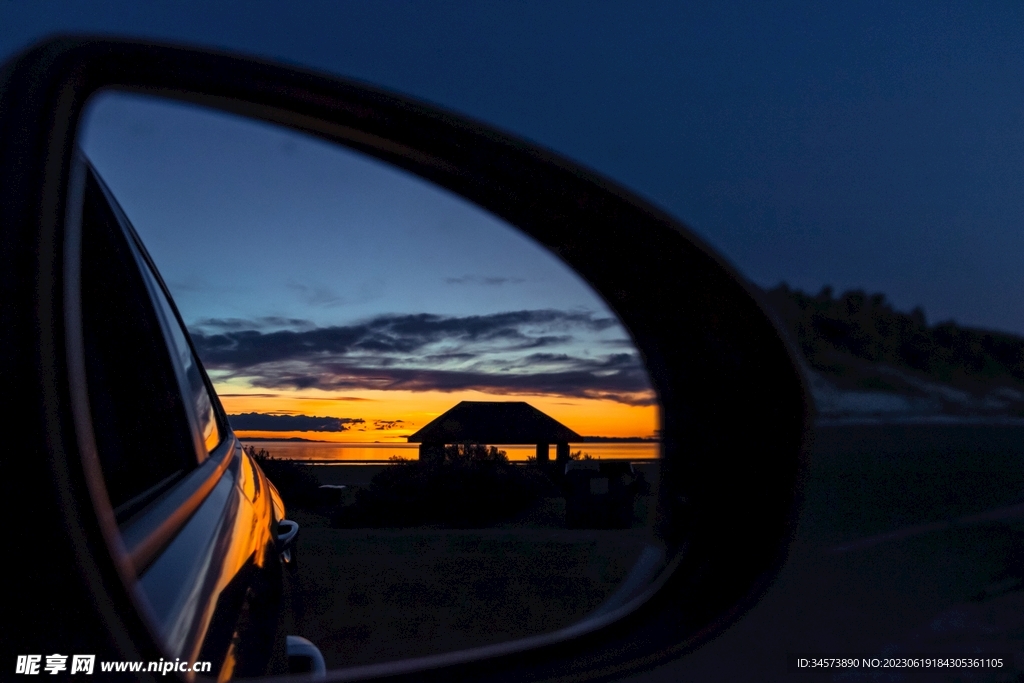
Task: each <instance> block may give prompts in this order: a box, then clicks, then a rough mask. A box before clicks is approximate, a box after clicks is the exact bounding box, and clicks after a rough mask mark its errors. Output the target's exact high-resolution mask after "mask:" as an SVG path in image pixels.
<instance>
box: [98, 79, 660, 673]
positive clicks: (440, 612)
mask: <svg viewBox="0 0 1024 683" xmlns="http://www.w3.org/2000/svg"><path fill="white" fill-rule="evenodd" d="M79 139H80V147H81V149H82V152H83V154H84V157H85V158H86V159H88V162H89V163H90V164H91V166H92V168H93V169H94V174H95V176H96V183H97V186H98V187H103V188H104V191H105V193H106V194H105V195H104V197H105V198H106V199H107V201H108V202H109V203H110V204H111V206H112V208H111V209H110V210H111V211H112V212H114V213H118V212H119V211H121V210H123V216H122V217H121V220H122V223H123V224H124V225H127V224H129V223H130V225H132V226H134V230H135V231H136V232H137V235H138V239H139V242H140V246H138V247H135V246H131V245H133V244H134V243H133V242H132V235H131V229H130V228H127V227H123V231H124V234H125V235H127V237H118V238H117V239H120V240H124V241H125V244H122V245H120V247H119V248H121V249H122V250H124V249H126V248H128V247H129V246H131V248H136V251H137V255H136V260H137V262H138V263H141V264H142V265H141V266H140V268H142V270H143V271H144V272H143V277H144V278H145V277H151V276H150V275H147V274H146V273H145V271H146V265H145V263H146V258H145V256H144V254H145V252H148V254H149V255H150V257H151V259H152V262H153V264H155V268H156V270H157V271H158V272H159V275H160V276H162V278H163V280H164V282H165V284H166V288H167V290H169V294H170V296H171V297H172V298H173V300H174V302H175V304H176V306H177V309H178V312H179V314H180V323H181V324H183V325H184V326H185V327H186V328H187V330H188V332H189V334H190V336H191V340H192V343H193V347H194V350H195V353H196V354H197V355H198V357H199V359H200V360H201V362H202V365H203V366H204V367H205V370H206V373H207V374H208V380H209V381H210V382H211V386H212V389H214V390H215V392H216V395H217V396H218V397H219V402H220V406H218V411H220V408H221V407H222V408H223V411H222V414H220V416H219V419H220V421H221V422H222V423H223V425H222V426H223V428H224V429H225V430H228V429H230V431H231V432H233V433H234V435H235V436H236V437H237V438H238V439H239V440H240V441H241V444H243V445H244V449H245V450H244V452H243V451H242V449H241V448H236V447H235V443H236V442H235V441H234V439H232V438H229V439H226V440H225V442H226V443H228V442H229V443H228V445H227V446H223V445H222V446H220V447H218V448H219V450H215V451H211V453H210V456H209V459H208V461H207V459H206V453H205V450H204V449H202V448H200V449H199V451H202V452H199V451H197V453H198V455H197V456H196V457H195V462H194V463H192V464H191V465H190V466H189V467H186V468H185V469H186V472H185V474H180V469H181V468H180V466H176V467H178V469H177V470H175V471H176V472H179V474H177V475H175V476H174V477H172V478H171V479H170V480H168V481H167V482H163V483H161V484H160V486H162V487H163V488H159V489H158V490H156V491H155V492H154V493H152V494H151V495H150V494H147V495H150V497H149V498H143V499H142V500H141V502H140V503H139V505H138V506H137V508H138V509H133V510H132V511H131V514H130V515H127V516H124V518H121V517H119V518H118V520H119V523H120V524H121V532H122V534H123V536H124V537H125V539H126V545H127V546H128V549H129V552H130V553H133V549H132V543H133V542H135V541H133V540H132V539H150V540H148V541H146V543H148V546H146V547H147V548H148V554H144V556H140V557H141V559H139V560H138V561H136V562H135V567H136V570H137V573H138V576H139V586H140V588H141V591H140V592H141V594H142V595H143V596H144V601H145V602H146V604H148V605H149V607H148V609H149V611H150V617H151V619H152V620H153V622H154V625H155V628H156V629H157V631H158V633H159V634H160V636H161V637H162V638H163V639H164V641H165V645H166V646H167V648H168V650H169V652H170V654H171V655H172V656H177V657H182V658H190V657H191V658H193V659H204V658H205V659H208V660H210V661H212V663H213V667H214V673H215V674H216V672H217V671H220V672H221V673H222V674H225V673H226V674H231V673H236V674H237V673H242V672H249V671H253V672H255V671H257V670H259V669H260V668H261V667H263V669H262V670H264V671H275V670H277V671H279V670H281V668H280V667H281V666H282V665H281V661H282V660H281V658H277V659H276V660H275V658H274V657H273V656H271V657H270V661H269V662H263V661H262V660H260V661H257V660H258V659H259V658H258V657H257V656H256V655H253V654H252V652H253V650H254V649H261V651H264V652H270V651H272V650H274V648H280V647H285V645H282V644H283V643H284V642H285V640H284V637H285V635H294V636H301V637H303V638H306V639H308V640H309V641H311V642H312V643H313V644H314V645H316V646H317V647H318V648H319V650H320V651H321V652H322V654H323V657H324V659H325V660H326V664H327V666H328V667H343V666H352V665H358V664H366V663H373V662H381V661H388V660H394V659H401V658H407V657H414V656H422V655H429V654H435V653H440V652H446V651H452V650H460V649H464V648H470V647H474V646H479V645H485V644H491V643H497V642H503V641H509V640H513V639H517V638H521V637H525V636H532V635H538V634H543V633H550V632H553V631H556V630H558V629H559V628H562V627H565V626H568V625H570V624H573V623H575V622H578V621H580V620H581V619H584V618H586V617H587V616H588V615H594V614H596V613H601V612H606V611H608V610H611V609H614V608H616V607H619V606H621V605H623V604H625V603H626V602H627V601H628V600H629V599H631V598H632V597H634V596H635V595H636V594H637V592H638V591H639V590H641V589H642V588H643V587H644V586H646V585H647V584H648V583H649V582H650V581H651V580H652V578H653V577H654V576H655V575H656V574H657V572H658V571H659V570H660V569H661V568H662V567H663V565H664V561H665V558H664V552H663V550H662V549H661V548H662V546H661V545H660V544H659V542H658V540H657V538H656V536H655V534H654V532H653V531H652V529H653V520H654V516H655V512H656V511H655V500H656V497H655V496H656V492H657V486H658V472H659V468H658V458H659V453H660V449H659V443H658V441H657V434H658V424H657V420H658V406H657V400H656V397H655V395H654V392H653V390H652V389H651V384H650V381H649V379H648V377H647V375H646V371H645V370H644V367H643V364H642V362H641V360H640V357H639V354H638V353H637V351H636V349H635V348H634V346H633V344H632V342H631V341H630V337H629V335H628V333H627V332H626V330H625V329H624V328H623V327H622V325H621V324H620V323H619V322H618V320H617V318H616V317H615V315H614V314H613V313H612V312H611V311H610V310H609V309H608V307H607V306H606V305H605V304H604V302H603V301H602V300H601V299H600V298H599V297H598V296H597V295H596V294H595V293H594V292H593V291H592V290H591V289H590V288H589V287H588V286H587V285H586V284H585V283H584V282H583V281H582V280H581V279H580V278H579V277H578V276H576V275H575V274H574V273H573V272H572V271H571V270H569V269H568V268H567V267H566V266H565V265H564V264H563V263H561V262H560V261H559V260H558V259H557V258H556V257H555V256H554V255H552V254H551V253H549V252H548V251H546V250H545V249H543V248H541V247H539V246H538V245H537V244H536V243H534V242H533V241H532V240H531V239H529V238H527V237H526V236H524V235H523V234H522V233H520V232H518V231H517V230H516V229H514V228H513V227H511V226H510V225H508V224H506V223H504V222H503V221H501V220H499V219H497V218H495V217H494V216H492V215H490V214H489V213H487V212H485V211H483V210H481V209H480V208H478V207H476V206H474V205H472V204H469V203H468V202H466V201H465V200H463V199H461V198H459V197H457V196H455V195H453V194H451V193H449V192H447V191H445V190H442V189H440V188H438V187H436V186H433V185H431V184H430V183H427V182H425V181H423V180H421V179H419V178H416V177H414V176H411V175H410V174H408V173H406V172H404V171H401V170H398V169H395V168H393V167H390V166H388V165H386V164H383V163H381V162H378V161H376V160H374V159H372V158H370V157H367V156H364V155H362V154H359V153H356V152H353V151H350V150H347V149H345V148H343V147H339V146H337V145H334V144H332V143H327V142H324V141H322V140H319V139H316V138H313V137H310V136H306V135H304V134H299V133H296V132H293V131H290V130H286V129H283V128H279V127H275V126H271V125H268V124H264V123H260V122H255V121H249V120H246V119H242V118H238V117H234V116H230V115H226V114H223V113H219V112H215V111H211V110H206V109H201V108H198V107H194V106H191V105H184V104H180V103H175V102H169V101H164V100H159V99H154V98H145V97H140V96H137V95H128V94H123V93H104V94H102V95H100V96H98V97H96V98H94V99H93V101H92V102H91V103H90V106H89V109H88V115H87V117H86V119H85V123H84V124H83V128H82V131H81V134H80V138H79ZM118 207H119V208H118ZM119 215H120V214H119ZM108 238H110V239H113V238H112V237H109V235H108ZM88 239H89V234H88V233H86V242H87V243H88ZM89 253H90V252H89V250H88V249H85V250H84V251H83V255H84V256H83V258H86V259H88V258H90V257H89ZM125 277H127V276H125ZM156 288H157V289H159V285H157V286H156ZM83 296H85V295H83ZM101 298H102V297H101ZM156 298H157V299H159V296H156ZM139 305H140V304H137V303H136V306H137V307H138V306H139ZM154 310H160V306H159V305H158V306H156V307H155V308H154ZM159 315H161V316H163V317H162V318H160V319H161V320H164V318H172V317H175V316H174V315H173V312H171V313H168V314H166V315H164V314H163V313H160V314H159ZM154 319H155V318H154ZM139 320H141V318H138V317H137V316H136V318H135V319H134V322H135V323H138V322H139ZM132 323H133V321H132V320H128V321H123V324H124V325H129V326H130V325H131V324H132ZM89 324H90V323H89V322H88V320H87V321H86V322H85V325H86V327H87V328H88V326H89ZM97 324H98V323H97ZM174 327H175V321H174V320H164V335H165V338H166V339H171V340H172V341H171V342H170V343H171V344H172V346H171V348H174V347H173V343H174V342H173V339H174V337H175V334H176V333H175V332H174V331H173V328H174ZM168 330H171V331H168ZM103 343H104V342H103V339H102V336H101V338H100V340H99V341H97V342H95V343H94V346H95V345H96V344H99V345H101V346H102V344H103ZM97 353H99V352H97ZM116 353H119V352H118V351H116V349H115V350H113V351H110V352H108V353H107V354H106V356H105V357H108V362H109V363H114V362H115V360H114V358H115V356H112V355H111V354H116ZM178 355H179V356H180V355H181V354H180V353H178ZM186 356H187V353H186ZM185 360H186V361H187V358H186V359H185ZM89 372H90V373H93V372H94V371H92V370H89ZM94 374H95V373H94ZM179 374H180V369H179ZM97 377H98V375H97ZM89 381H90V386H92V382H93V379H92V375H90V380H89ZM204 381H205V380H204ZM97 391H99V390H98V389H97ZM90 400H92V401H93V403H94V404H96V403H97V402H98V401H100V399H98V398H96V395H92V398H91V399H90ZM110 400H113V401H115V402H116V398H115V399H110ZM189 410H191V409H189ZM94 412H95V410H94ZM172 412H173V411H172ZM192 412H195V411H192ZM184 414H186V415H187V414H190V413H189V412H188V410H187V411H186V413H184ZM133 415H134V413H133ZM129 417H131V416H129ZM135 419H136V421H137V419H138V416H135ZM166 429H171V428H170V427H167V428H166ZM136 431H137V430H136ZM193 431H195V427H194V429H193ZM97 432H98V434H101V435H106V437H105V438H106V439H107V441H113V442H116V441H118V438H119V437H120V436H121V434H120V432H118V431H117V428H116V427H109V425H108V426H107V427H104V425H102V424H98V425H97ZM161 438H164V437H161ZM98 439H99V437H98ZM190 439H191V440H190ZM193 441H195V439H192V438H191V437H188V438H185V439H183V443H190V444H191V443H192V442H193ZM98 443H99V446H100V450H101V451H102V450H103V448H104V443H103V442H99V441H98ZM200 445H202V444H200ZM148 455H149V454H148V453H146V452H145V451H143V450H139V451H137V452H136V453H135V455H134V457H136V458H139V459H145V458H146V457H148ZM125 457H126V456H125ZM176 457H180V454H179V455H178V456H176ZM101 464H102V466H103V468H104V472H103V475H104V477H105V478H106V479H107V480H108V482H110V481H113V480H116V478H117V476H118V475H117V472H118V471H117V470H116V469H112V468H113V466H108V465H107V461H106V460H104V459H103V457H102V453H101ZM254 465H255V466H254ZM152 469H154V471H158V472H163V471H164V469H168V468H163V469H161V468H152ZM189 469H191V471H187V470H189ZM168 471H169V470H168ZM261 473H262V474H261ZM264 474H265V475H266V479H264V477H263V475H264ZM267 480H269V482H270V484H272V486H270V485H268V484H267V483H266V482H267ZM189 482H191V483H189ZM197 482H198V483H197ZM204 482H205V483H204ZM189 486H192V487H193V488H194V489H195V490H200V489H202V496H205V498H203V499H202V500H203V502H202V504H201V506H200V507H199V508H197V510H195V511H191V512H190V514H191V517H190V518H189V520H188V522H187V523H184V525H183V526H181V527H180V529H176V530H175V532H174V535H173V537H172V538H166V539H163V540H160V539H159V538H157V540H152V539H153V538H155V537H154V536H153V535H152V533H151V530H152V528H155V527H154V525H157V526H159V524H160V523H161V520H162V517H161V516H162V515H163V516H167V518H170V516H172V515H171V514H170V512H168V511H173V510H174V506H175V505H181V503H180V500H183V497H182V496H183V494H179V493H178V489H179V488H183V487H184V488H186V489H187V488H188V487H189ZM203 486H205V487H206V488H205V489H203ZM108 488H110V489H111V490H114V489H116V488H117V487H116V486H110V485H108ZM188 490H189V491H190V490H192V489H188ZM275 490H276V492H277V493H279V496H280V499H278V498H277V496H276V494H275ZM175 496H177V498H175ZM175 501H178V502H175ZM282 501H283V505H282ZM161 506H163V507H161ZM285 516H286V517H287V519H288V520H291V522H295V523H297V524H298V526H299V528H300V531H299V533H298V535H297V536H296V535H295V534H294V525H293V524H290V523H287V522H286V523H282V524H278V522H280V521H281V519H282V518H283V517H285ZM267 520H272V521H271V522H270V523H269V524H270V525H269V526H268V529H269V531H267V532H266V533H264V532H263V531H260V530H259V529H260V525H261V524H262V525H267V523H268V522H267ZM140 525H141V526H140ZM147 525H148V526H147ZM203 525H205V526H203ZM140 528H141V529H142V530H141V531H139V529H140ZM254 528H255V529H257V531H253V529H254ZM240 536H244V537H245V538H240ZM254 539H255V540H254ZM138 542H139V543H143V541H138ZM132 557H133V559H136V556H135V554H133V555H132ZM211 567H212V569H211ZM282 567H283V569H282ZM257 576H258V578H254V577H257ZM275 582H277V584H276V586H279V588H278V587H275V585H274V584H275ZM249 584H252V586H261V587H266V586H267V585H270V586H271V587H270V588H269V589H267V590H264V592H263V593H264V594H259V591H257V590H255V589H252V587H251V586H250V585H249ZM260 590H262V588H261V589H260ZM257 594H259V595H257ZM253 595H257V597H256V598H253V597H252V596H253ZM246 601H249V602H251V603H253V604H251V605H250V604H247V603H246ZM253 605H255V606H253ZM243 622H245V624H246V625H245V627H244V628H243V626H240V625H239V624H243ZM254 624H255V626H254ZM252 633H255V634H256V635H251V634H252ZM246 641H249V642H246ZM253 642H258V643H263V644H264V645H265V647H264V646H261V648H254V647H253V646H252V643H253ZM296 642H297V641H296ZM268 656H269V655H268ZM275 661H276V662H277V663H276V664H275ZM293 664H294V662H293ZM275 667H277V668H276V669H275Z"/></svg>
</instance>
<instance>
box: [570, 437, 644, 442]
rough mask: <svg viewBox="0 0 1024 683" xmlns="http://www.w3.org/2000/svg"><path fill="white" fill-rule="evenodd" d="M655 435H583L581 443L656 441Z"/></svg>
mask: <svg viewBox="0 0 1024 683" xmlns="http://www.w3.org/2000/svg"><path fill="white" fill-rule="evenodd" d="M659 441H660V439H658V437H656V436H584V437H583V443H658V442H659Z"/></svg>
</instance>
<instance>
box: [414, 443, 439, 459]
mask: <svg viewBox="0 0 1024 683" xmlns="http://www.w3.org/2000/svg"><path fill="white" fill-rule="evenodd" d="M442 460H444V444H443V443H421V444H420V461H421V462H440V461H442Z"/></svg>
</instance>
